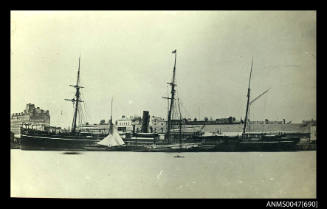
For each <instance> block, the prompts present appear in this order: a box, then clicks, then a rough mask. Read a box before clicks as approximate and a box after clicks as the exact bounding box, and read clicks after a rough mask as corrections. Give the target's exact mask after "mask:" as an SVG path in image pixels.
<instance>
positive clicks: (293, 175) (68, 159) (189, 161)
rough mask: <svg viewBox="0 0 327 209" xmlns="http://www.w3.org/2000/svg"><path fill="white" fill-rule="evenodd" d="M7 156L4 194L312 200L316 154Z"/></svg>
mask: <svg viewBox="0 0 327 209" xmlns="http://www.w3.org/2000/svg"><path fill="white" fill-rule="evenodd" d="M63 153H64V152H59V151H21V150H12V151H11V196H12V197H67V198H78V197H81V198H315V197H316V152H315V151H305V152H265V153H260V152H250V153H237V152H234V153H223V152H215V153H182V154H181V155H183V156H184V158H174V156H175V155H176V154H174V153H139V152H80V154H78V155H67V154H63Z"/></svg>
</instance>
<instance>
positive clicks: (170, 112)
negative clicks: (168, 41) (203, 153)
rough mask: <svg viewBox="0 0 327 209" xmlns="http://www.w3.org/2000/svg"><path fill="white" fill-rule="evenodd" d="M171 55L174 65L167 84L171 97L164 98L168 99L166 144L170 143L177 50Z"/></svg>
mask: <svg viewBox="0 0 327 209" xmlns="http://www.w3.org/2000/svg"><path fill="white" fill-rule="evenodd" d="M172 53H173V54H175V63H174V70H173V79H172V82H171V83H168V84H169V85H171V97H170V98H169V97H164V98H166V99H170V105H169V110H168V117H167V133H166V139H167V142H168V143H170V129H171V114H172V110H173V106H174V100H175V86H176V84H175V73H176V58H177V50H176V49H175V50H174V51H172Z"/></svg>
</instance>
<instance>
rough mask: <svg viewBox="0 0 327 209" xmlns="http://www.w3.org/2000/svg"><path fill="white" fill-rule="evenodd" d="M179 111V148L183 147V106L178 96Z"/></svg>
mask: <svg viewBox="0 0 327 209" xmlns="http://www.w3.org/2000/svg"><path fill="white" fill-rule="evenodd" d="M178 111H179V149H182V114H181V106H180V103H179V98H178Z"/></svg>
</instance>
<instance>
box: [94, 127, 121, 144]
mask: <svg viewBox="0 0 327 209" xmlns="http://www.w3.org/2000/svg"><path fill="white" fill-rule="evenodd" d="M97 143H98V144H100V145H104V146H108V147H113V146H120V145H123V144H125V143H124V141H123V139H122V138H121V137H120V135H119V133H118V131H117V129H116V128H115V127H113V131H112V134H110V133H109V134H108V136H106V137H105V138H104V139H102V140H101V141H99V142H97Z"/></svg>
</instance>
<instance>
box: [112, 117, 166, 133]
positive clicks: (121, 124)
mask: <svg viewBox="0 0 327 209" xmlns="http://www.w3.org/2000/svg"><path fill="white" fill-rule="evenodd" d="M142 122H143V119H142V118H141V117H140V116H129V117H128V116H125V115H123V116H122V117H121V118H119V119H117V120H116V126H117V130H118V131H119V132H123V133H126V132H127V133H132V132H135V133H140V132H142V130H141V129H142ZM166 123H167V121H165V119H163V118H161V117H158V116H154V115H152V116H150V118H149V123H148V124H147V126H148V130H147V132H148V133H165V132H166Z"/></svg>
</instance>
